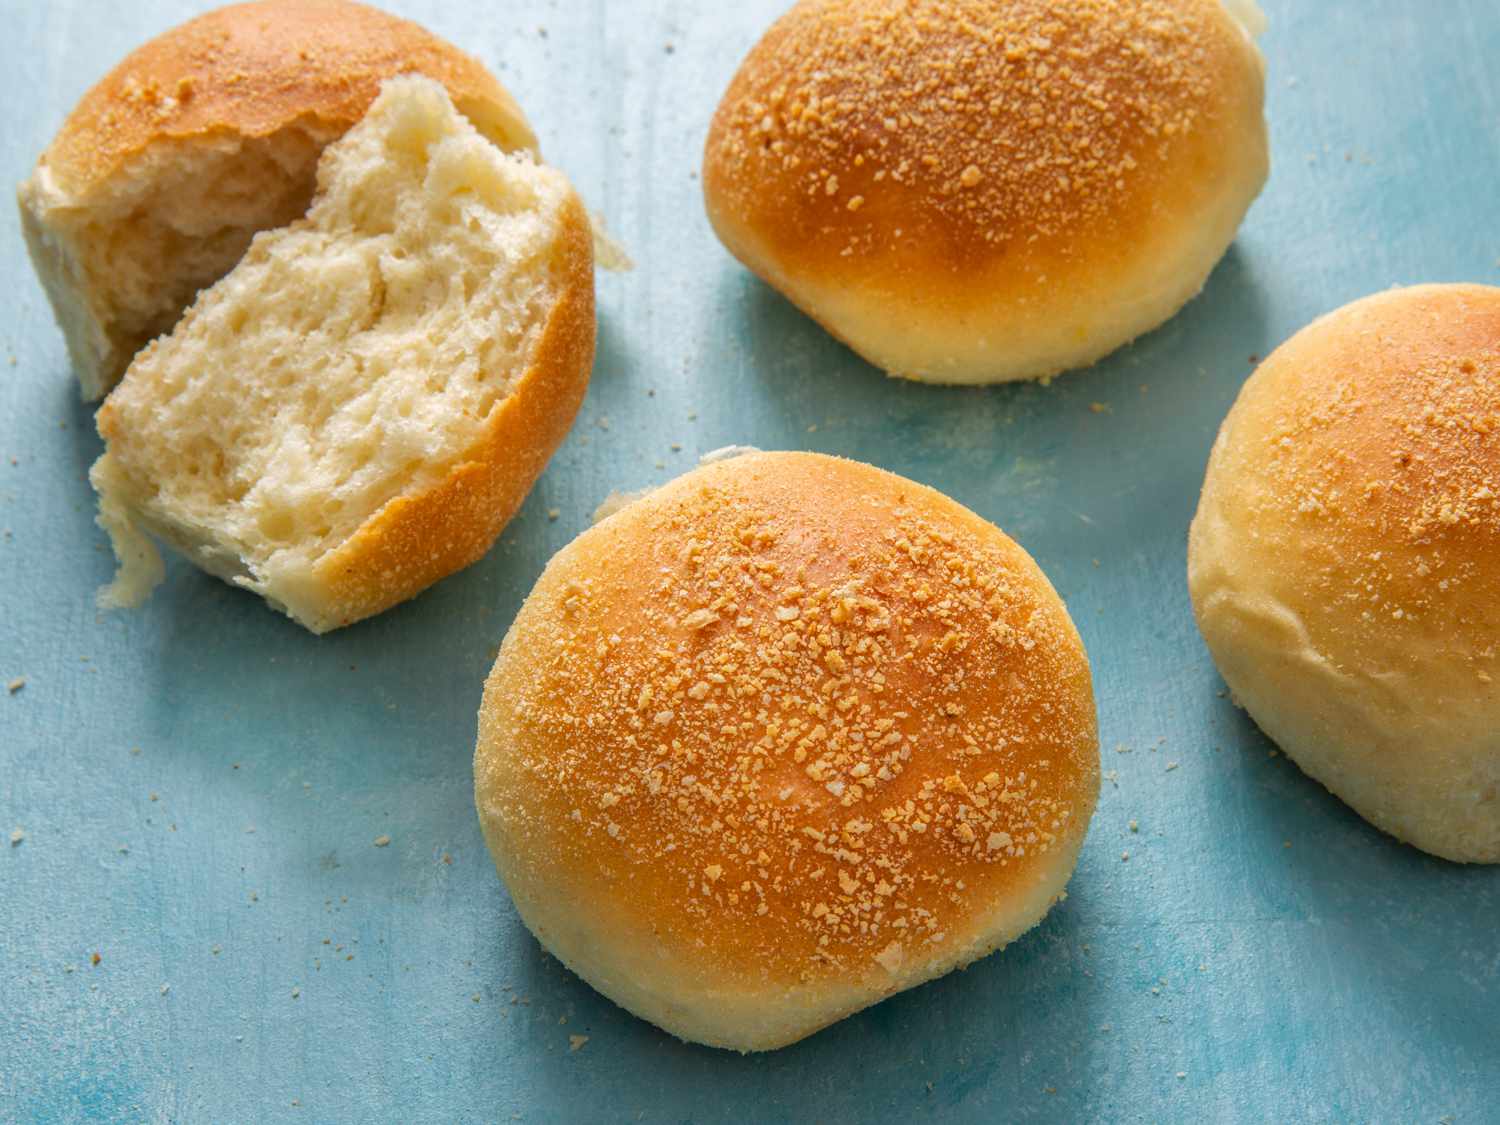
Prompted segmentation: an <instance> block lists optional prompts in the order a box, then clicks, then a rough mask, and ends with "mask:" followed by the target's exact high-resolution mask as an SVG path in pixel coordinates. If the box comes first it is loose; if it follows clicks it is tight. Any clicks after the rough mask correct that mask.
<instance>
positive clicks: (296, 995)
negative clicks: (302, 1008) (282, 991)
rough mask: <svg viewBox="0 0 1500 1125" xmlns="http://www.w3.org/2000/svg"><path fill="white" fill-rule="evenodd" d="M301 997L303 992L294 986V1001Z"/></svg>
mask: <svg viewBox="0 0 1500 1125" xmlns="http://www.w3.org/2000/svg"><path fill="white" fill-rule="evenodd" d="M301 995H302V990H301V989H300V988H297V987H295V986H293V988H292V999H293V1000H295V999H297V997H299V996H301Z"/></svg>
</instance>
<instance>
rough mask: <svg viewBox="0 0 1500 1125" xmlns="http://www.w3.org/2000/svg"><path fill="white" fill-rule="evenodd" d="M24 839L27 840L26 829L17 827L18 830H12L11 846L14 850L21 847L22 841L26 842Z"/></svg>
mask: <svg viewBox="0 0 1500 1125" xmlns="http://www.w3.org/2000/svg"><path fill="white" fill-rule="evenodd" d="M24 839H26V829H24V828H20V827H17V828H12V829H11V830H10V846H11V847H13V848H18V847H20V846H21V841H22V840H24Z"/></svg>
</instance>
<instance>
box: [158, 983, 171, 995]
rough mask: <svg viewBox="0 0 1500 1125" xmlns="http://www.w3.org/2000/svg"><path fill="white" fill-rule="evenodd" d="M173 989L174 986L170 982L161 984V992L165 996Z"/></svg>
mask: <svg viewBox="0 0 1500 1125" xmlns="http://www.w3.org/2000/svg"><path fill="white" fill-rule="evenodd" d="M171 991H172V986H171V985H170V984H164V985H162V986H161V994H162V995H163V996H165V995H166V994H167V993H169V992H171Z"/></svg>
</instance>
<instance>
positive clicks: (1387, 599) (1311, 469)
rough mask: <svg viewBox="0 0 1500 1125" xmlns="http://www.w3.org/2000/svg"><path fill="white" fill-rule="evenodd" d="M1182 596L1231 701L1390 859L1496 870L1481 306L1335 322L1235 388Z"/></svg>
mask: <svg viewBox="0 0 1500 1125" xmlns="http://www.w3.org/2000/svg"><path fill="white" fill-rule="evenodd" d="M1188 584H1189V587H1190V590H1191V593H1192V600H1193V608H1194V611H1195V612H1196V614H1197V618H1198V625H1199V628H1200V629H1201V630H1202V632H1203V637H1204V640H1205V641H1207V642H1208V647H1209V650H1210V652H1212V654H1213V657H1214V660H1215V661H1216V662H1217V664H1218V666H1219V670H1220V672H1222V673H1223V676H1224V680H1225V682H1226V683H1227V684H1228V685H1229V687H1230V689H1231V690H1232V692H1233V694H1234V698H1235V699H1236V700H1237V701H1238V702H1239V703H1240V704H1241V705H1242V706H1243V707H1244V708H1245V710H1246V711H1248V712H1249V714H1250V716H1251V717H1252V718H1254V720H1255V721H1256V722H1257V723H1258V724H1259V725H1260V727H1261V729H1262V730H1264V731H1265V732H1266V734H1267V735H1269V736H1270V737H1271V738H1272V739H1273V740H1275V742H1276V743H1277V744H1278V745H1279V746H1280V747H1281V748H1282V749H1283V750H1284V751H1286V753H1287V755H1288V756H1289V757H1290V758H1292V760H1294V761H1295V762H1296V763H1297V764H1298V765H1299V766H1301V767H1302V769H1303V770H1305V771H1306V772H1307V773H1308V774H1309V775H1311V776H1312V777H1314V778H1316V779H1317V780H1318V781H1321V782H1322V783H1323V784H1324V785H1326V786H1327V787H1328V788H1329V789H1330V790H1331V791H1332V792H1333V793H1334V794H1335V795H1336V796H1338V797H1340V798H1342V799H1343V800H1344V801H1346V802H1347V803H1348V804H1349V805H1351V806H1352V807H1353V808H1354V809H1355V810H1356V811H1357V812H1358V813H1359V814H1360V815H1362V816H1363V817H1365V819H1367V820H1369V821H1370V822H1371V823H1372V824H1374V825H1376V826H1377V827H1378V828H1381V829H1384V830H1385V831H1386V832H1389V833H1390V834H1392V835H1393V836H1395V837H1397V838H1398V839H1401V840H1405V841H1406V842H1408V843H1410V844H1413V845H1415V846H1416V847H1418V848H1421V849H1422V850H1424V851H1427V852H1431V853H1432V854H1434V855H1438V856H1442V857H1444V858H1446V859H1451V860H1457V861H1460V862H1472V863H1496V862H1500V289H1495V288H1490V287H1486V286H1481V285H1425V286H1417V287H1414V288H1409V289H1398V290H1394V291H1391V292H1386V293H1381V294H1379V295H1377V296H1373V297H1368V298H1366V299H1364V300H1361V301H1356V302H1355V303H1353V304H1351V305H1348V306H1346V307H1344V308H1342V309H1339V310H1338V311H1337V312H1334V313H1332V314H1330V315H1328V316H1326V317H1324V318H1323V319H1321V320H1319V321H1317V322H1315V323H1314V324H1312V325H1310V326H1309V327H1307V328H1305V329H1303V330H1302V331H1301V332H1299V333H1298V334H1297V335H1295V336H1293V337H1292V338H1291V340H1289V341H1288V342H1287V343H1285V344H1283V345H1282V346H1281V347H1280V348H1278V349H1277V350H1276V352H1275V353H1274V354H1272V355H1271V357H1270V358H1269V359H1267V360H1266V361H1265V363H1263V364H1262V365H1261V367H1260V369H1259V370H1258V371H1256V373H1255V374H1254V375H1253V376H1251V378H1250V380H1249V382H1247V383H1246V384H1245V386H1244V388H1243V390H1242V391H1241V392H1240V396H1239V399H1238V401H1236V403H1235V405H1234V408H1233V410H1231V411H1230V413H1229V416H1228V418H1226V419H1225V421H1224V426H1223V428H1222V429H1221V430H1220V432H1219V436H1218V439H1217V441H1215V443H1214V447H1213V454H1212V456H1211V458H1210V460H1209V464H1208V474H1207V477H1206V479H1205V480H1204V483H1203V495H1202V499H1201V500H1200V502H1199V505H1198V513H1197V516H1196V518H1195V519H1194V520H1193V524H1192V533H1191V537H1190V542H1189V551H1188Z"/></svg>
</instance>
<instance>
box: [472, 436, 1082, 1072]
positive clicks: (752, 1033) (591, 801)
mask: <svg viewBox="0 0 1500 1125" xmlns="http://www.w3.org/2000/svg"><path fill="white" fill-rule="evenodd" d="M476 781H477V792H478V801H479V808H480V814H481V819H482V821H483V824H484V827H485V831H486V834H487V837H488V839H489V841H490V844H491V847H492V849H493V850H494V851H495V854H496V858H497V861H498V863H499V865H500V868H501V871H502V874H504V875H505V877H506V879H507V882H508V883H509V885H510V887H511V891H512V894H513V896H514V897H515V899H516V903H517V905H518V907H519V908H520V910H521V913H522V916H523V917H524V918H526V920H527V922H528V923H529V924H530V925H531V926H532V928H533V929H534V930H535V931H536V932H537V934H538V936H539V937H540V938H541V940H542V941H543V943H544V944H546V945H547V946H548V947H549V948H551V949H552V950H553V951H554V952H555V953H557V954H558V955H559V956H560V957H562V958H563V959H564V961H566V962H567V963H568V964H570V965H571V966H573V967H574V968H575V969H576V970H577V971H578V972H580V973H581V974H582V975H583V976H584V977H585V978H586V979H588V980H590V981H591V982H592V983H594V984H595V985H596V986H598V987H599V988H601V990H603V991H604V992H605V993H606V994H608V995H610V996H612V997H614V998H615V999H617V1000H619V1001H620V1002H621V1003H623V1004H625V1005H626V1006H627V1007H630V1008H631V1009H632V1010H634V1011H636V1012H638V1013H639V1014H641V1015H644V1016H646V1017H647V1018H649V1019H652V1020H654V1021H656V1022H658V1023H659V1024H661V1025H662V1026H664V1027H666V1028H667V1029H668V1030H671V1031H674V1032H676V1033H677V1034H679V1035H683V1036H684V1037H687V1038H695V1039H701V1040H703V1041H705V1042H710V1043H716V1044H719V1045H726V1046H733V1047H739V1048H741V1049H754V1048H760V1047H766V1046H776V1045H779V1044H780V1043H782V1042H789V1041H791V1040H793V1039H796V1038H800V1037H801V1036H802V1035H806V1034H808V1033H810V1032H811V1031H813V1030H816V1029H817V1028H818V1027H821V1026H823V1025H824V1024H826V1023H828V1022H831V1021H832V1020H833V1019H837V1018H839V1017H840V1016H843V1015H845V1014H847V1013H848V1012H850V1011H853V1010H856V1009H857V1008H860V1007H863V1006H865V1005H866V1004H869V1003H872V1002H874V1001H875V1000H878V999H880V998H881V997H882V996H884V995H887V994H888V993H890V992H893V991H895V990H897V989H899V988H904V987H909V986H910V985H912V984H916V983H919V982H920V981H922V980H926V979H928V978H930V977H932V976H935V975H938V974H939V973H941V972H944V971H946V970H947V969H949V968H951V967H953V966H955V965H958V964H964V963H967V962H968V961H971V960H973V959H974V958H975V957H978V956H982V955H983V954H985V953H987V952H989V951H990V950H991V949H993V948H995V947H997V946H998V945H1001V944H1004V943H1005V942H1007V941H1009V940H1011V939H1012V938H1014V937H1015V936H1016V935H1017V934H1019V933H1020V932H1023V931H1024V930H1025V929H1028V928H1029V927H1030V926H1031V925H1033V924H1034V923H1035V922H1036V921H1037V920H1038V919H1039V918H1040V917H1041V915H1042V913H1044V912H1045V910H1046V909H1047V907H1048V906H1049V905H1050V904H1051V903H1052V902H1053V901H1054V900H1055V899H1056V898H1057V897H1058V895H1059V893H1060V892H1061V889H1062V886H1063V884H1064V883H1065V881H1066V879H1067V877H1068V874H1069V873H1070V872H1071V870H1072V867H1073V864H1074V861H1075V859H1076V855H1077V851H1078V848H1079V846H1080V844H1081V842H1082V838H1083V834H1084V830H1085V828H1086V826H1087V824H1088V820H1089V817H1090V815H1091V813H1092V810H1093V805H1094V800H1095V795H1096V791H1097V784H1098V758H1097V738H1096V728H1095V716H1094V705H1093V698H1092V693H1091V687H1090V678H1089V667H1088V661H1087V658H1086V656H1085V654H1084V651H1083V648H1082V645H1081V643H1080V641H1079V639H1078V635H1077V633H1076V631H1075V630H1074V628H1073V626H1072V623H1071V622H1070V621H1069V619H1068V616H1067V612H1066V610H1065V609H1064V608H1063V605H1062V603H1061V601H1060V600H1059V599H1058V597H1057V595H1056V594H1055V593H1054V592H1053V590H1052V588H1051V587H1050V585H1048V583H1047V581H1046V579H1045V577H1044V576H1043V575H1042V573H1041V572H1040V571H1039V570H1038V569H1037V567H1036V565H1035V563H1033V562H1032V561H1031V559H1030V557H1029V556H1028V555H1027V554H1026V553H1025V552H1024V551H1023V550H1022V549H1021V548H1020V547H1018V546H1017V545H1016V544H1015V543H1014V542H1012V541H1011V540H1010V539H1008V538H1007V537H1006V536H1005V535H1003V534H1002V533H1001V532H1000V531H998V530H997V529H996V528H994V527H993V526H992V525H990V524H988V523H986V522H985V521H983V520H981V519H980V518H979V517H977V516H975V515H974V514H972V513H971V512H969V511H967V510H966V509H964V508H962V507H960V506H959V505H957V504H955V503H954V502H953V501H951V500H949V499H947V498H946V497H943V496H941V495H940V494H938V493H935V492H933V491H931V490H930V489H927V488H924V487H922V486H919V485H915V484H912V483H911V482H909V481H905V480H903V479H901V478H899V477H895V476H892V475H890V474H887V473H883V472H880V471H879V470H876V469H872V468H870V467H869V466H866V465H861V464H859V463H856V462H850V461H843V460H837V459H834V458H829V457H823V456H817V455H812V454H791V453H778V454H751V455H745V456H742V457H739V458H735V459H733V460H729V461H725V462H721V463H718V464H714V465H711V466H707V467H705V468H702V469H699V470H698V471H696V472H693V473H690V474H688V475H687V476H685V477H683V478H681V479H679V480H677V481H675V482H673V483H672V484H669V485H667V486H665V487H664V488H662V489H660V490H658V491H656V492H654V493H652V494H650V495H648V496H647V497H646V498H644V499H641V500H638V501H636V502H634V503H633V504H631V505H629V506H628V507H626V508H625V509H624V510H622V511H621V512H619V513H617V514H616V515H614V516H612V517H611V518H609V519H608V520H606V521H605V522H603V523H602V524H600V525H599V526H597V527H596V528H594V529H593V530H591V531H589V532H587V533H585V534H584V535H582V536H580V537H579V538H578V539H577V540H576V541H574V543H573V544H571V545H570V546H569V547H567V548H566V549H565V550H564V551H562V552H561V553H560V554H559V555H558V556H557V558H556V559H554V561H553V562H552V564H551V565H550V566H549V567H548V569H547V571H546V573H545V574H544V575H543V577H542V579H541V580H540V581H539V583H538V584H537V587H536V589H535V591H534V592H533V593H532V595H531V597H530V598H529V599H528V601H527V603H526V606H525V607H524V609H523V610H522V612H521V614H520V616H519V617H518V619H517V621H516V623H515V625H514V626H513V628H512V630H511V632H510V634H509V635H508V636H507V638H506V641H505V645H504V647H503V649H502V651H501V654H500V657H499V659H498V661H497V662H496V665H495V669H494V671H493V672H492V674H491V676H490V680H489V683H488V685H487V687H486V693H485V701H484V707H483V710H482V712H481V726H480V740H479V749H478V752H477V756H476ZM652 965H655V966H656V968H655V969H652V968H651V967H650V966H652Z"/></svg>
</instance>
